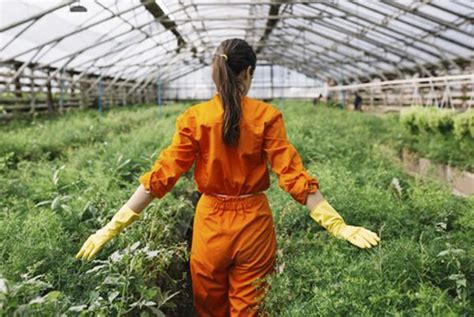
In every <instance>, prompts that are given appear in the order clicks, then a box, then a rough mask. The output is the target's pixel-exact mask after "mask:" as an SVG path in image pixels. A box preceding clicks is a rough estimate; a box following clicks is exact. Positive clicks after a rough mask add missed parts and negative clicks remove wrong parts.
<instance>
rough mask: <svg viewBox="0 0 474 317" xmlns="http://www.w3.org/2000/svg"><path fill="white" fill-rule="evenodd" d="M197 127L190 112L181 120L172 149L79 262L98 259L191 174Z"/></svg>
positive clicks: (84, 248)
mask: <svg viewBox="0 0 474 317" xmlns="http://www.w3.org/2000/svg"><path fill="white" fill-rule="evenodd" d="M194 127H195V124H194V120H193V117H192V116H191V115H190V113H189V112H188V111H186V112H185V113H184V114H182V115H181V116H179V117H178V119H177V120H176V131H175V134H174V136H173V140H172V143H171V145H170V146H168V147H167V148H166V149H164V150H163V151H162V152H161V153H160V156H159V158H158V159H157V160H156V162H155V164H154V166H153V168H152V169H151V170H150V171H148V172H146V173H145V174H143V175H142V176H141V177H140V179H139V180H140V183H141V184H140V186H139V187H138V188H137V189H136V190H135V192H134V193H133V195H132V196H131V197H130V199H129V200H128V201H127V202H126V203H125V204H124V205H123V206H122V207H121V208H120V210H119V211H118V212H117V213H116V214H115V215H114V216H113V218H112V220H110V222H109V223H108V224H107V225H105V227H103V228H101V229H99V230H98V231H96V232H95V233H94V234H92V235H91V236H90V237H89V238H88V239H87V240H86V242H85V243H84V245H83V246H82V248H81V250H80V251H79V252H78V253H77V255H76V258H77V259H83V260H90V259H91V258H92V257H94V255H96V254H97V252H99V251H100V250H101V249H102V247H103V246H104V245H105V244H106V243H107V242H108V241H110V240H111V239H112V238H113V237H115V236H116V235H118V234H119V233H120V231H122V230H123V229H124V228H125V227H127V226H128V225H130V224H131V223H132V222H134V221H135V220H136V219H138V217H139V215H140V213H141V212H142V210H143V209H145V207H146V206H148V204H149V203H150V202H151V201H152V200H153V199H154V198H161V197H163V196H164V195H165V194H166V193H167V192H168V191H170V190H171V188H172V187H173V186H174V184H175V183H176V181H177V180H178V179H179V177H180V176H181V175H182V174H183V173H185V172H186V171H187V170H189V168H190V167H191V166H192V164H193V162H194V159H195V157H196V150H197V149H196V144H195V142H194V138H193V129H194Z"/></svg>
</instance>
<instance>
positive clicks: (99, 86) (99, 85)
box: [97, 77, 103, 115]
mask: <svg viewBox="0 0 474 317" xmlns="http://www.w3.org/2000/svg"><path fill="white" fill-rule="evenodd" d="M102 94H103V90H102V79H101V78H100V77H99V81H98V82H97V104H98V106H99V114H100V115H102V101H103V100H102V97H103V96H102Z"/></svg>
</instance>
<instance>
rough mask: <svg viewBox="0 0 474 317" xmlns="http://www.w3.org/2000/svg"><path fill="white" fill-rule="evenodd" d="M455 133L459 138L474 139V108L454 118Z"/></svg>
mask: <svg viewBox="0 0 474 317" xmlns="http://www.w3.org/2000/svg"><path fill="white" fill-rule="evenodd" d="M453 125H454V135H455V137H456V138H457V139H463V138H469V137H470V138H472V139H474V109H470V110H467V111H465V112H463V113H461V114H459V115H458V116H456V117H455V118H454V122H453Z"/></svg>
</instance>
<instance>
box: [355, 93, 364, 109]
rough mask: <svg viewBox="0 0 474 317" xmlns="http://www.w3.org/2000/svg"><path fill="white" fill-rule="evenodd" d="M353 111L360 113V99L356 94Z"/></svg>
mask: <svg viewBox="0 0 474 317" xmlns="http://www.w3.org/2000/svg"><path fill="white" fill-rule="evenodd" d="M354 110H356V111H360V112H362V97H361V96H360V95H359V93H358V92H356V93H355V96H354Z"/></svg>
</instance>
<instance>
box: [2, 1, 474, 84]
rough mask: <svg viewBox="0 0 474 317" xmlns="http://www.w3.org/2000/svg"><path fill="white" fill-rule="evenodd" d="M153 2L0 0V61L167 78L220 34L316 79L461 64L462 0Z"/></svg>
mask: <svg viewBox="0 0 474 317" xmlns="http://www.w3.org/2000/svg"><path fill="white" fill-rule="evenodd" d="M69 2H71V1H69ZM155 2H156V4H157V5H158V6H159V7H160V9H161V10H162V11H163V12H164V13H165V16H162V17H160V18H156V17H155V16H153V15H152V14H151V13H150V12H149V11H148V10H147V9H146V7H145V6H144V4H143V3H142V2H141V1H140V0H120V1H117V0H95V1H93V0H88V1H81V2H80V4H81V5H83V6H85V7H86V8H87V12H86V13H73V12H70V6H71V4H69V5H65V6H63V7H61V8H58V9H56V10H51V9H52V8H55V7H58V6H60V5H61V4H62V3H67V1H59V0H43V1H33V0H16V1H13V0H4V1H0V12H1V13H0V30H2V32H1V38H0V59H1V61H2V63H4V64H5V63H9V62H12V61H19V62H23V63H25V62H27V63H35V64H37V65H40V66H43V65H47V66H52V67H54V68H64V69H72V70H76V71H79V72H86V73H93V74H96V75H102V76H110V77H116V76H118V77H121V78H124V79H143V78H148V79H153V80H158V81H161V82H167V81H171V80H175V79H177V78H179V77H181V76H186V75H187V74H189V73H191V72H192V71H193V70H197V69H200V68H202V67H204V66H206V65H208V64H209V63H210V61H211V58H212V54H213V52H214V50H215V48H216V47H217V45H218V44H219V43H220V42H221V41H222V40H224V39H227V38H232V37H238V38H244V39H246V40H247V41H248V42H249V43H250V44H251V45H253V46H254V48H255V49H256V50H257V51H258V55H259V59H260V60H261V61H265V62H268V63H272V64H275V65H281V66H284V67H287V68H289V69H293V70H295V71H297V72H300V73H303V74H305V76H308V77H312V78H315V79H317V80H319V81H324V80H325V79H326V78H335V79H338V80H344V81H346V82H357V81H361V80H362V81H370V80H372V79H374V78H381V79H382V80H385V79H386V76H388V75H387V74H391V75H392V76H391V77H393V76H396V77H404V76H405V75H406V74H407V73H408V74H410V75H412V74H413V73H419V74H421V75H422V76H433V75H437V74H448V73H463V72H466V71H470V70H466V67H469V66H466V65H469V61H470V60H471V59H472V55H473V53H472V52H473V33H472V32H473V29H472V28H473V26H472V24H471V23H470V22H469V21H470V20H472V18H473V17H474V9H473V5H472V2H471V1H454V0H432V1H416V0H397V1H346V0H338V1H336V0H328V1H298V0H295V1H288V2H287V1H271V0H259V1H250V0H232V1H230V0H225V1H217V0H214V1H211V0H186V1H184V0H156V1H155ZM272 8H273V9H275V8H277V12H276V13H275V12H274V11H273V12H272ZM48 10H49V11H51V12H48V13H45V12H47V11H48ZM41 13H45V14H43V15H42V14H41ZM31 17H34V18H32V19H29V18H31ZM21 21H25V23H21V24H20V23H19V22H21ZM271 21H273V22H275V23H271ZM166 22H172V23H174V25H175V27H171V28H170V27H168V28H166V27H165V26H164V24H163V23H166ZM15 23H16V24H18V25H16V26H14V27H10V26H12V25H14V24H15ZM178 37H181V38H182V39H183V40H184V43H179V41H178V40H177V39H178ZM441 62H443V63H441ZM471 71H472V70H471Z"/></svg>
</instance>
